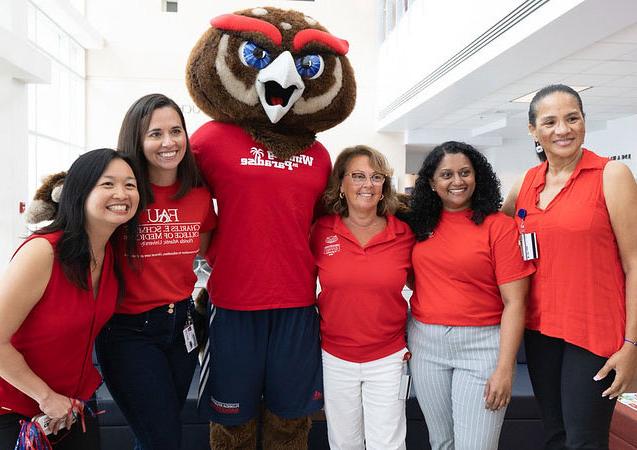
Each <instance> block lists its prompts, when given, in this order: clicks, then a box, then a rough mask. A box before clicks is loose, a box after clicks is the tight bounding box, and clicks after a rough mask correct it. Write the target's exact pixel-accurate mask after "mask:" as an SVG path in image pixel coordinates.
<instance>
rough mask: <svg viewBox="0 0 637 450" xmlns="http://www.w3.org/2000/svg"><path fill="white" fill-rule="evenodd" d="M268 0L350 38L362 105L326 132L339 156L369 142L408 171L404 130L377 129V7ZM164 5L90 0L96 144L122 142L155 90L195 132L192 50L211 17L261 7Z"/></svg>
mask: <svg viewBox="0 0 637 450" xmlns="http://www.w3.org/2000/svg"><path fill="white" fill-rule="evenodd" d="M267 4H268V5H269V6H273V7H280V8H284V9H289V8H292V9H297V10H300V11H303V12H305V13H307V14H309V15H311V16H313V17H314V18H316V19H317V20H318V21H319V22H320V23H321V24H322V25H324V26H325V27H326V28H328V29H329V30H330V32H332V33H333V34H335V35H336V36H338V37H341V38H343V39H347V40H348V41H349V43H350V52H349V53H348V57H349V58H350V61H351V63H352V66H353V67H354V70H355V72H356V80H357V85H358V97H357V103H356V108H355V109H354V112H353V113H352V115H351V116H350V117H349V118H348V119H347V120H346V121H345V122H343V123H342V124H340V125H338V126H337V127H336V128H334V129H332V130H328V131H326V132H323V133H321V134H320V135H319V140H321V142H322V143H323V144H324V145H325V146H326V147H327V148H328V150H329V151H330V154H331V155H332V158H334V157H335V155H336V154H338V152H339V151H340V150H341V149H343V148H344V147H346V146H350V145H354V144H360V143H363V144H367V145H371V146H374V147H376V148H378V149H379V150H381V151H383V152H384V153H385V155H386V156H387V157H388V159H389V162H390V164H391V165H392V166H393V168H394V170H395V173H396V174H400V175H402V174H404V171H405V170H404V168H405V151H404V150H405V146H404V144H403V137H402V134H387V133H385V134H380V133H377V132H375V131H374V129H373V127H372V126H371V124H373V123H374V120H375V117H374V110H375V106H376V105H375V103H374V102H375V98H376V94H377V91H376V73H377V70H376V69H377V61H378V44H377V42H376V36H377V30H376V27H377V11H376V7H377V5H376V6H374V5H372V2H371V1H370V0H347V1H342V0H317V1H315V2H292V1H282V0H271V1H268V2H267ZM160 5H161V2H159V1H156V2H150V1H144V2H138V1H134V2H131V1H129V0H111V1H109V2H104V1H101V0H87V2H86V13H87V17H88V19H89V22H91V24H92V25H93V26H95V28H96V29H97V30H98V31H99V32H100V33H101V34H102V36H103V37H104V39H105V42H106V45H105V47H104V48H103V49H101V50H89V51H88V56H87V147H88V148H94V147H100V146H114V145H115V143H116V141H117V133H118V130H119V126H120V124H121V120H122V118H123V116H124V113H125V112H126V110H127V109H128V107H129V106H130V104H131V103H132V102H133V101H134V100H136V99H137V98H138V97H140V96H142V95H144V94H148V93H150V92H161V93H164V94H166V95H168V96H170V97H172V98H173V99H174V100H175V101H176V102H177V103H178V104H180V105H182V109H183V110H184V113H185V116H186V120H187V122H188V123H187V125H188V128H189V131H190V132H191V133H192V132H194V131H195V130H196V129H197V127H198V126H200V125H201V124H202V123H204V122H205V121H207V120H208V118H207V117H206V116H205V115H204V114H202V113H201V112H199V110H198V109H197V108H196V106H195V105H194V103H193V102H192V100H191V99H190V96H189V94H188V91H187V89H186V87H185V83H184V73H185V65H186V61H187V58H188V55H189V53H190V50H191V49H192V47H193V46H194V44H195V43H196V41H197V40H198V38H199V36H200V35H201V34H203V32H204V31H205V30H206V29H207V28H208V27H209V20H210V19H211V18H213V17H215V16H217V15H219V14H223V13H229V12H233V11H237V10H240V9H245V8H249V7H254V6H257V5H258V4H255V3H254V2H248V1H244V0H232V1H229V0H224V1H214V2H213V1H208V2H199V1H197V2H194V1H180V2H179V12H178V13H163V12H161V8H160ZM400 178H401V180H400V187H401V188H402V176H401V177H400Z"/></svg>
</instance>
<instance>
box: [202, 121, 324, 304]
mask: <svg viewBox="0 0 637 450" xmlns="http://www.w3.org/2000/svg"><path fill="white" fill-rule="evenodd" d="M190 142H191V144H192V147H193V152H194V153H195V157H196V158H197V163H198V164H199V168H200V169H201V172H202V173H203V175H204V177H205V179H206V182H207V183H208V186H210V188H211V190H212V193H213V196H214V197H215V198H216V199H217V207H218V212H219V224H218V227H217V230H216V231H215V236H214V237H213V241H212V245H211V246H210V249H209V250H208V253H207V254H206V257H207V259H208V261H209V262H210V264H211V266H213V270H212V275H211V276H210V280H209V281H208V289H209V292H210V297H211V299H212V302H213V303H214V304H215V305H217V306H220V307H222V308H226V309H234V310H243V311H250V310H263V309H277V308H293V307H301V306H309V305H312V304H314V301H315V297H316V271H315V267H314V258H313V257H312V252H311V251H310V245H309V234H310V227H311V225H312V219H313V215H314V207H315V205H316V204H317V202H318V200H319V198H320V196H321V194H322V193H323V190H324V189H325V186H326V184H327V179H328V177H329V174H330V170H331V163H330V157H329V154H328V153H327V150H325V148H324V147H323V146H322V145H321V144H320V143H318V142H314V143H313V144H312V145H311V146H310V147H309V148H308V149H307V150H306V151H305V152H304V153H303V154H301V155H298V156H293V157H292V158H291V159H290V160H287V161H280V160H278V159H276V158H275V157H274V155H273V154H272V153H271V152H270V151H268V149H267V148H266V147H264V146H263V145H262V144H259V143H257V142H255V141H254V140H253V139H252V138H251V137H250V135H249V134H247V133H246V132H245V131H243V130H242V129H241V128H239V127H238V126H236V125H231V124H227V123H221V122H208V123H206V124H204V125H203V126H202V127H201V128H199V130H197V132H195V134H194V135H193V136H192V139H191V141H190Z"/></svg>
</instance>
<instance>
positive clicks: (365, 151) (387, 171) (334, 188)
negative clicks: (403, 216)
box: [323, 145, 399, 217]
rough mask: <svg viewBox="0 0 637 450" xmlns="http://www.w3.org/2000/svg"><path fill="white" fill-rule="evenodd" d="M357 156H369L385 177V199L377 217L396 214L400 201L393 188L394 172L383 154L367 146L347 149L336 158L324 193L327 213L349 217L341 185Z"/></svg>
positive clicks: (379, 207) (383, 192) (373, 165)
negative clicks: (350, 163)
mask: <svg viewBox="0 0 637 450" xmlns="http://www.w3.org/2000/svg"><path fill="white" fill-rule="evenodd" d="M357 156H367V157H368V158H369V164H370V165H371V166H372V168H373V169H374V171H376V172H378V173H382V174H383V175H385V182H384V183H383V190H382V195H383V198H382V199H381V200H380V201H379V202H378V205H377V207H376V215H378V216H386V215H388V214H394V213H395V212H396V209H397V208H398V204H399V201H398V198H397V196H396V192H395V191H394V189H393V187H392V175H393V170H392V169H391V167H389V164H388V163H387V159H386V158H385V157H384V156H383V154H382V153H381V152H379V151H378V150H375V149H373V148H371V147H368V146H366V145H356V146H354V147H347V148H346V149H344V150H343V151H342V152H341V153H340V154H339V155H338V157H337V158H336V162H335V163H334V168H333V169H332V174H331V175H330V179H329V182H328V183H327V188H326V189H325V192H324V193H323V205H324V206H325V209H326V212H327V213H329V214H338V215H339V216H344V217H347V216H348V214H349V211H348V209H347V201H346V200H345V199H342V198H341V197H340V193H341V183H342V181H343V177H344V176H345V170H346V169H347V164H348V163H349V162H350V161H351V160H352V159H353V158H355V157H357Z"/></svg>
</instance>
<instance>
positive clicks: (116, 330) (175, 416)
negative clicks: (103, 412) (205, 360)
mask: <svg viewBox="0 0 637 450" xmlns="http://www.w3.org/2000/svg"><path fill="white" fill-rule="evenodd" d="M189 308H192V309H190V311H191V312H190V313H191V314H194V306H193V305H192V301H191V299H190V298H188V299H186V300H182V301H180V302H178V303H175V308H174V312H172V313H170V312H169V308H168V306H167V305H166V306H161V307H158V308H155V309H152V310H150V311H147V312H145V313H141V314H115V315H114V316H113V318H112V319H111V320H110V321H109V322H108V324H107V325H106V326H105V327H104V329H103V330H102V332H101V333H100V335H99V336H98V338H97V341H96V346H95V348H96V351H97V359H98V361H99V363H100V366H101V368H102V375H103V377H104V381H105V382H106V386H107V387H108V390H109V391H110V393H111V395H112V396H113V399H114V400H115V402H116V403H117V405H118V406H119V408H120V409H121V411H122V413H123V414H124V417H126V420H127V421H128V424H129V426H130V427H131V429H132V430H133V433H134V434H135V439H136V445H135V449H136V450H178V449H179V448H180V444H181V418H180V416H181V410H182V408H183V406H184V403H185V401H186V396H187V394H188V388H189V386H190V382H191V380H192V376H193V372H194V370H195V364H196V362H197V351H195V350H193V351H192V352H190V353H188V352H187V351H186V346H185V343H184V336H183V329H184V325H185V323H186V319H187V314H188V311H189Z"/></svg>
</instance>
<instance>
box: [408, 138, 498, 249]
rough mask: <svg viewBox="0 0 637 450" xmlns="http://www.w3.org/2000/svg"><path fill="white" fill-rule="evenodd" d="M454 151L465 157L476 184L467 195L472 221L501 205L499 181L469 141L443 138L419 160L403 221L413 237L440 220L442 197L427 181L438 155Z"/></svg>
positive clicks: (425, 234)
mask: <svg viewBox="0 0 637 450" xmlns="http://www.w3.org/2000/svg"><path fill="white" fill-rule="evenodd" d="M456 153H462V154H463V155H465V156H466V157H467V158H469V161H471V165H472V166H473V170H474V171H475V178H476V188H475V191H473V196H472V197H471V210H472V212H473V214H472V215H471V220H472V221H473V223H475V224H476V225H480V224H481V223H482V222H483V221H484V218H485V217H486V216H488V215H489V214H493V213H495V212H497V211H498V210H499V209H500V206H501V205H502V195H501V194H500V181H499V180H498V177H497V176H496V174H495V172H494V171H493V168H492V167H491V164H489V161H487V158H485V157H484V155H483V154H482V153H480V152H479V151H477V150H476V149H475V148H473V147H472V146H471V145H469V144H465V143H463V142H456V141H449V142H444V143H442V144H440V145H439V146H437V147H436V148H434V149H433V150H432V151H431V153H429V155H427V157H426V158H425V160H424V161H423V163H422V167H421V168H420V171H419V172H418V179H417V180H416V186H415V188H414V191H413V193H412V195H411V201H410V206H411V212H410V213H409V214H408V216H407V217H408V218H407V221H408V223H409V225H410V226H411V228H412V230H413V232H414V234H415V235H416V240H417V241H424V240H426V239H427V238H428V237H429V235H430V233H431V232H432V231H433V230H434V229H435V228H436V226H437V225H438V222H439V221H440V215H441V214H442V200H440V197H439V196H438V194H437V193H436V192H434V191H432V189H431V185H430V184H429V183H430V181H431V179H432V178H433V176H434V173H435V172H436V169H437V168H438V165H439V164H440V161H442V158H444V156H445V155H447V154H456Z"/></svg>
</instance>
